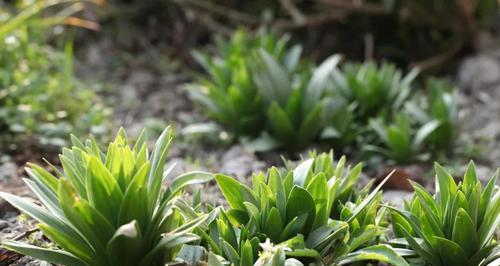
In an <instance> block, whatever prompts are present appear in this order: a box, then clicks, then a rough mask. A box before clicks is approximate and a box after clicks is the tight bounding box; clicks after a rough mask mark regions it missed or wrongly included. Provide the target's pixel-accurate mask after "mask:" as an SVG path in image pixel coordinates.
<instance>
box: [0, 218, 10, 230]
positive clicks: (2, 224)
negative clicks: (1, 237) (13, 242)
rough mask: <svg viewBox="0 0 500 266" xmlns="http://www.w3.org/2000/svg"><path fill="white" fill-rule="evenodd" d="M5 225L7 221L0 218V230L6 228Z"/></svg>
mask: <svg viewBox="0 0 500 266" xmlns="http://www.w3.org/2000/svg"><path fill="white" fill-rule="evenodd" d="M7 226H9V222H7V221H5V220H0V230H3V229H5V228H7Z"/></svg>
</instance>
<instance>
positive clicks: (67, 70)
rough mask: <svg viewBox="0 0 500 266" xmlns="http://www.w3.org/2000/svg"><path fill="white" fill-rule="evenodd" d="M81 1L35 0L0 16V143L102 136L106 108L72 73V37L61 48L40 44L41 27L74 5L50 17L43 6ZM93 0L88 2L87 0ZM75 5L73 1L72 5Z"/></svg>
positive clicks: (11, 146) (17, 145) (19, 145)
mask: <svg viewBox="0 0 500 266" xmlns="http://www.w3.org/2000/svg"><path fill="white" fill-rule="evenodd" d="M76 2H82V1H36V2H33V3H31V4H30V5H28V6H26V7H25V8H24V9H23V10H22V11H20V12H19V13H18V14H17V15H12V14H10V13H7V14H5V16H2V19H5V23H3V24H2V25H0V40H1V41H2V44H1V47H2V48H3V49H1V51H0V64H1V65H2V69H1V70H0V106H1V107H0V132H1V136H2V137H0V147H1V148H2V149H3V150H5V151H8V152H9V153H10V152H14V153H17V152H21V151H22V150H23V147H25V146H30V147H32V148H33V147H39V148H43V149H47V148H48V149H53V148H55V147H59V146H62V145H65V144H66V136H68V135H69V134H70V133H74V134H77V135H82V134H86V133H89V132H90V133H92V134H94V135H96V136H97V137H99V136H101V135H103V133H105V131H106V126H105V125H103V124H104V122H105V120H106V118H107V116H108V115H109V110H107V109H106V108H104V107H103V105H102V103H101V102H100V100H99V99H98V98H97V96H96V94H95V93H94V92H93V90H91V89H90V88H88V87H87V86H85V85H83V84H82V83H81V82H80V81H79V80H77V79H75V78H74V76H73V54H72V44H71V42H67V43H66V47H65V50H64V52H62V51H58V50H55V49H54V48H53V47H52V46H50V45H48V44H45V43H46V39H45V36H44V34H45V33H46V31H45V30H46V29H47V28H46V26H47V25H53V24H59V23H65V20H63V17H61V16H62V14H66V16H65V18H67V19H69V18H71V17H70V15H71V14H73V13H72V12H70V11H74V12H76V11H78V10H79V9H75V8H74V7H73V5H69V6H68V7H67V8H66V9H64V8H63V9H62V10H61V11H60V13H57V14H56V15H54V16H50V17H46V16H44V17H39V16H38V14H39V13H40V12H42V11H46V9H45V8H48V7H51V8H52V7H53V6H56V5H59V4H60V5H63V4H68V3H76ZM86 2H92V1H86ZM77 7H78V6H77Z"/></svg>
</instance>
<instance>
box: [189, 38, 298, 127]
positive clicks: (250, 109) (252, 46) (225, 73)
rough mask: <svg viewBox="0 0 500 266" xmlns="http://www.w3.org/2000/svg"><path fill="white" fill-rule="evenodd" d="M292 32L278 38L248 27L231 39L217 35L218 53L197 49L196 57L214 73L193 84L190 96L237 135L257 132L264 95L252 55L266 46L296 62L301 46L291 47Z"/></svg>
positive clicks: (207, 69) (282, 57)
mask: <svg viewBox="0 0 500 266" xmlns="http://www.w3.org/2000/svg"><path fill="white" fill-rule="evenodd" d="M288 39H289V37H288V36H286V35H285V36H283V37H281V38H278V37H277V36H276V35H275V34H270V33H268V32H267V31H265V30H260V31H258V32H257V33H256V34H255V35H253V34H251V33H249V32H247V31H246V30H244V29H240V30H238V31H236V32H235V33H234V34H233V35H232V37H231V39H230V40H229V41H226V40H224V39H222V38H220V37H219V38H216V46H217V47H216V48H217V50H218V52H219V54H218V55H215V56H210V55H209V54H206V53H202V52H199V51H196V52H194V53H193V56H194V58H195V59H196V60H197V61H198V63H199V64H200V65H201V66H202V67H203V68H204V69H205V70H206V71H207V72H208V74H209V75H210V77H208V78H201V79H200V80H199V84H196V85H195V84H193V85H191V86H189V87H188V88H189V92H190V96H191V98H192V99H193V100H195V101H196V102H198V103H200V104H201V105H202V106H203V107H204V108H205V110H206V111H207V113H208V115H209V116H210V117H212V118H213V119H215V120H216V121H218V122H219V123H221V124H222V125H223V126H225V127H227V128H228V129H230V130H231V131H232V132H233V133H235V134H236V135H256V134H258V133H259V132H260V130H261V129H262V127H263V123H262V119H263V116H264V112H263V108H264V105H263V99H262V95H261V93H260V92H259V91H258V90H257V87H256V85H255V82H254V76H253V73H252V72H253V69H252V67H253V65H254V63H255V61H254V60H253V59H252V58H254V56H255V55H256V53H257V51H258V50H259V49H265V50H266V51H268V52H269V53H271V54H272V55H273V56H275V57H276V58H278V60H280V61H284V62H287V63H288V64H295V63H297V62H294V60H298V57H297V56H296V54H297V53H298V54H300V50H301V48H300V47H299V46H296V47H294V48H292V49H289V50H287V44H288Z"/></svg>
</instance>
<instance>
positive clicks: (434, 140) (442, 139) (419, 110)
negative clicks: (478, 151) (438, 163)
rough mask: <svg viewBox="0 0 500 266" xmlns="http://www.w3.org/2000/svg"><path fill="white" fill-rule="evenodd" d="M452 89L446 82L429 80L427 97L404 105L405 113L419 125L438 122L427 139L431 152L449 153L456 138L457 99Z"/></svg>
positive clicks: (458, 126) (457, 127)
mask: <svg viewBox="0 0 500 266" xmlns="http://www.w3.org/2000/svg"><path fill="white" fill-rule="evenodd" d="M454 89H455V88H454V87H453V85H452V84H450V83H449V82H448V81H446V80H442V79H436V78H430V79H428V80H427V82H426V92H427V93H428V96H427V97H421V98H420V101H418V102H416V103H414V102H409V103H407V105H406V110H407V112H408V113H409V114H410V115H411V116H412V117H413V118H414V119H415V120H416V122H417V123H418V124H420V125H423V124H425V123H428V122H430V121H432V120H435V121H439V126H438V127H437V128H436V130H434V132H432V134H431V135H430V136H429V138H428V144H429V147H430V148H431V149H432V150H436V151H449V149H450V147H451V146H452V145H453V143H454V142H455V141H456V139H457V137H458V133H459V128H460V125H459V123H458V122H459V112H458V99H457V94H456V92H455V90H454ZM419 106H421V107H419Z"/></svg>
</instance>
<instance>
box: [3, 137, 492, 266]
mask: <svg viewBox="0 0 500 266" xmlns="http://www.w3.org/2000/svg"><path fill="white" fill-rule="evenodd" d="M172 139H173V137H172V131H171V130H170V128H167V129H166V130H165V131H164V132H163V133H162V134H161V135H160V137H159V138H158V140H157V142H156V144H155V146H154V149H153V150H152V153H151V154H149V151H148V148H147V139H146V135H145V132H142V133H141V134H140V136H139V137H138V139H137V141H136V142H135V144H134V145H133V146H129V141H128V139H127V137H126V134H125V132H124V130H120V131H119V133H118V134H117V136H116V138H115V140H114V141H113V142H112V143H110V144H109V146H108V149H107V150H105V151H103V150H101V149H99V147H98V144H97V143H96V141H95V140H94V139H93V138H90V139H88V140H87V141H85V142H84V143H82V142H81V141H80V140H79V139H77V138H76V137H72V142H73V146H72V147H71V148H64V149H63V152H62V154H61V155H60V161H61V164H62V170H59V169H58V168H56V167H53V166H52V165H51V166H52V171H53V172H55V173H56V175H52V174H51V173H50V172H48V171H47V170H45V169H44V168H42V167H40V166H37V165H34V164H29V165H28V167H27V168H26V171H27V173H28V174H29V176H30V177H31V179H25V182H26V184H27V185H28V186H29V187H30V188H31V190H32V191H33V193H34V194H35V195H36V196H37V197H38V199H39V201H40V203H41V204H42V206H39V205H36V204H34V203H32V202H31V201H29V200H27V199H24V198H21V197H18V196H15V195H11V194H8V193H3V192H0V197H2V198H4V199H5V200H6V201H8V202H9V203H10V204H12V205H13V206H15V207H17V208H18V209H19V210H21V211H22V212H24V213H26V214H27V215H29V216H31V217H32V218H33V219H35V220H36V221H37V222H39V224H38V227H39V228H40V230H41V231H42V232H43V233H44V235H45V236H47V237H48V238H49V239H50V240H51V241H52V243H53V244H49V245H48V246H45V247H39V246H34V245H31V244H26V243H20V242H16V241H11V240H5V241H3V242H2V246H3V247H5V248H7V249H10V250H13V251H17V252H19V253H22V254H25V255H28V256H32V257H34V258H37V259H41V260H45V261H48V262H51V263H55V264H60V265H68V266H110V265H111V266H149V265H151V266H153V265H158V266H160V265H178V264H179V263H181V265H198V264H200V263H202V265H204V264H203V263H207V262H208V265H211V266H220V265H226V266H227V265H230V266H247V265H248V266H250V265H254V266H304V265H309V266H323V265H325V266H326V265H328V266H338V265H368V264H369V265H373V263H375V262H382V263H387V264H390V265H395V266H409V265H423V266H427V265H428V266H444V265H464V266H479V265H481V266H496V265H498V260H499V258H500V252H499V250H500V246H499V242H498V237H497V235H496V233H497V232H496V231H497V229H498V225H499V223H500V190H499V188H498V186H496V180H497V175H498V172H497V175H495V176H494V177H493V178H492V179H491V180H490V181H489V183H488V184H487V185H486V187H485V188H482V186H481V183H480V182H479V179H478V178H477V176H476V170H475V167H474V165H473V164H472V163H471V164H470V165H469V168H468V169H467V172H466V174H465V176H464V180H463V181H462V183H458V184H457V183H456V182H455V181H454V180H453V178H452V176H451V175H449V174H448V173H447V172H446V171H445V170H444V169H443V168H441V167H440V166H439V165H437V166H436V177H437V181H436V191H437V192H436V195H434V196H433V195H431V194H430V193H429V192H427V191H425V189H424V188H423V187H422V186H420V185H418V184H416V183H413V187H414V189H415V196H414V198H413V200H412V201H410V202H407V203H405V210H400V209H397V208H394V207H391V206H384V205H383V202H382V191H380V189H381V188H382V186H383V185H384V183H385V182H386V181H387V180H388V179H389V178H390V176H391V174H390V175H389V176H387V177H386V178H385V179H384V180H382V181H381V182H380V183H379V184H378V185H377V186H376V187H375V188H373V189H372V183H368V184H367V185H364V186H363V187H362V188H361V186H360V184H359V181H360V175H361V173H362V167H363V166H362V164H361V163H359V164H357V165H355V166H354V167H352V168H351V167H350V166H348V165H347V162H346V161H347V159H346V157H345V156H342V157H341V158H340V159H339V160H338V161H334V157H333V152H330V153H322V154H319V155H318V154H316V153H311V154H310V156H311V158H309V159H305V160H303V161H301V162H300V163H299V164H298V165H297V166H295V164H294V163H292V162H285V165H286V167H284V168H282V169H279V168H276V167H271V168H270V169H269V170H268V171H267V172H266V173H256V174H254V175H253V176H252V186H247V185H245V184H243V183H240V182H238V181H237V180H235V179H234V178H232V177H230V176H226V175H223V174H216V175H215V180H216V182H217V185H218V186H219V188H220V190H221V191H222V194H223V196H224V198H225V199H226V201H227V203H228V206H229V208H227V209H225V208H224V207H223V206H211V205H210V204H208V203H204V202H202V201H201V193H200V192H197V193H195V194H194V195H193V196H192V197H191V198H190V199H186V198H184V197H183V198H182V199H181V193H182V191H183V188H184V187H185V186H186V185H189V184H197V183H203V182H207V181H210V180H212V179H213V175H212V174H209V173H205V172H196V171H195V172H190V173H186V174H183V175H181V176H179V177H177V178H172V177H171V175H170V173H171V171H172V169H173V166H172V167H169V168H168V169H164V165H165V160H166V156H167V152H168V148H169V146H170V144H171V142H172ZM56 176H57V177H56ZM164 181H168V184H169V186H168V187H167V188H165V189H163V186H162V184H163V183H164ZM389 214H390V215H389ZM389 218H390V219H389ZM391 224H392V229H393V234H387V231H388V230H390V229H391ZM389 235H395V236H396V238H394V239H390V237H389ZM449 262H452V264H449Z"/></svg>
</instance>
